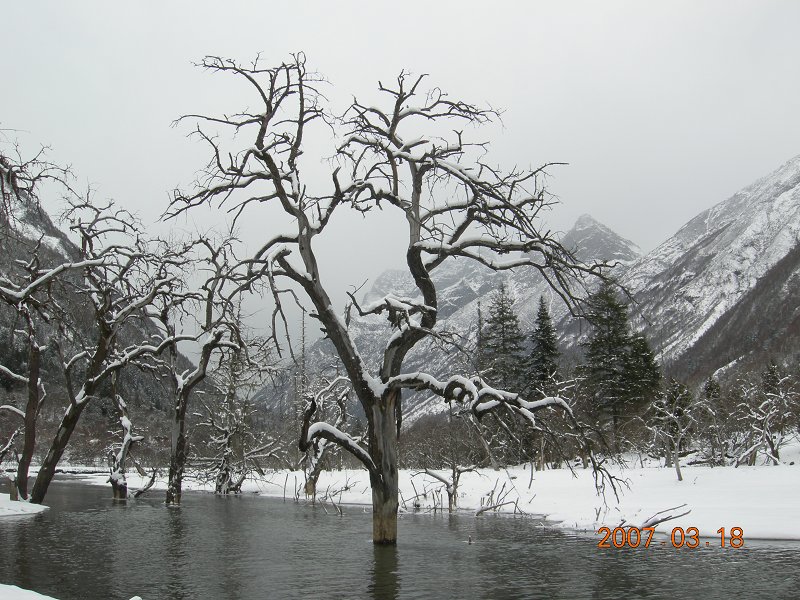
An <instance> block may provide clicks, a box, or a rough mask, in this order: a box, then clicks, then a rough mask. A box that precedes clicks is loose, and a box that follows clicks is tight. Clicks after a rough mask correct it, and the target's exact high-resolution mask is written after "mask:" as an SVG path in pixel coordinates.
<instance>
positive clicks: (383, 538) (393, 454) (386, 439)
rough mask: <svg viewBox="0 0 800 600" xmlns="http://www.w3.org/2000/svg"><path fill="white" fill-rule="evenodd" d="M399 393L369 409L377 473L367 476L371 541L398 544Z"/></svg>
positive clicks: (390, 393) (385, 397) (388, 394)
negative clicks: (369, 490) (370, 508)
mask: <svg viewBox="0 0 800 600" xmlns="http://www.w3.org/2000/svg"><path fill="white" fill-rule="evenodd" d="M399 396H400V392H399V390H393V391H390V392H388V393H386V394H384V396H383V397H382V398H381V399H380V402H377V403H375V405H374V406H373V407H372V423H371V428H370V429H371V431H370V434H371V435H370V450H371V452H370V454H371V455H372V457H373V460H374V461H375V466H376V467H377V468H378V471H379V473H378V474H371V475H370V484H371V486H372V542H373V543H375V544H396V543H397V508H398V489H399V486H398V471H397V441H398V437H397V433H398V432H397V429H398V427H397V420H396V414H395V410H396V408H397V402H398V400H399Z"/></svg>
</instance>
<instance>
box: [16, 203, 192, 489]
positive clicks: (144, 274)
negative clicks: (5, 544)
mask: <svg viewBox="0 0 800 600" xmlns="http://www.w3.org/2000/svg"><path fill="white" fill-rule="evenodd" d="M66 218H67V219H68V220H69V221H70V222H71V225H70V229H71V230H72V231H73V232H74V233H75V234H76V235H77V236H78V238H79V240H80V245H79V251H80V256H81V259H82V260H81V262H82V263H83V267H82V268H81V270H80V272H81V277H80V279H79V280H69V279H65V280H64V285H68V286H71V287H72V291H73V294H74V295H75V296H76V297H77V298H79V299H80V300H79V301H80V302H82V303H83V307H81V309H78V307H69V306H59V305H58V304H57V303H56V304H54V306H53V310H54V311H56V310H57V311H58V312H59V314H60V317H59V319H58V325H59V333H58V335H57V336H56V339H55V340H53V343H54V344H55V346H56V349H57V352H58V356H59V361H60V363H61V367H62V371H63V377H64V382H65V388H66V392H67V397H68V399H69V405H68V406H67V408H66V410H65V412H64V415H63V417H62V418H61V422H60V424H59V425H58V428H57V430H56V434H55V437H54V438H53V441H52V442H51V444H50V447H49V450H48V452H47V455H46V456H45V458H44V461H43V462H42V466H41V468H40V469H39V473H38V475H37V477H36V482H35V483H34V486H33V490H32V492H31V496H30V501H31V502H34V503H41V502H42V500H43V499H44V497H45V494H46V492H47V489H48V487H49V485H50V482H51V481H52V479H53V476H54V474H55V470H56V466H57V465H58V462H59V461H60V459H61V457H62V455H63V454H64V451H65V449H66V448H67V445H68V443H69V440H70V437H71V435H72V433H73V431H74V430H75V427H76V425H77V424H78V421H79V419H80V417H81V414H82V413H83V411H84V410H85V409H86V407H87V406H88V404H89V402H90V401H91V400H92V399H94V398H96V397H98V396H100V395H103V394H104V388H107V386H108V384H109V382H110V378H111V377H112V376H113V375H115V374H118V373H119V372H120V371H122V369H124V368H126V367H128V366H129V365H135V364H139V363H143V362H146V359H147V358H148V357H152V356H155V355H158V354H159V353H161V352H162V351H164V349H166V348H167V347H169V345H170V344H173V343H175V340H173V339H164V340H161V341H160V342H159V343H154V342H153V341H152V339H151V335H152V332H153V329H152V325H151V323H150V322H149V320H148V319H147V316H146V314H145V310H146V308H147V307H148V306H150V305H151V304H152V303H153V302H154V300H155V299H156V298H157V297H159V296H160V295H162V294H164V293H167V292H168V291H169V290H170V289H171V288H172V286H173V285H175V284H176V282H177V281H178V276H177V275H176V274H175V272H174V271H175V269H174V266H175V265H174V263H173V261H171V260H170V259H169V257H165V256H163V255H161V254H159V253H157V252H153V251H152V248H151V247H150V246H149V244H148V243H147V242H146V241H145V240H144V238H143V237H142V234H141V231H140V229H139V227H138V224H137V221H136V219H135V218H133V216H132V215H131V214H130V213H128V212H127V211H125V210H121V209H117V208H115V207H114V206H113V204H111V203H109V204H107V205H104V206H96V205H93V204H92V203H90V202H89V201H88V200H73V201H72V202H71V206H70V208H69V210H68V211H67V213H66ZM54 272H55V271H49V272H48V273H54ZM44 276H46V275H44ZM86 310H88V315H89V317H88V321H86V322H84V321H83V320H82V319H81V318H80V316H78V315H71V314H70V312H76V313H79V312H83V311H86ZM73 317H74V318H73ZM123 332H127V333H126V334H123ZM123 338H125V339H123Z"/></svg>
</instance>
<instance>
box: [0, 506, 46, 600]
mask: <svg viewBox="0 0 800 600" xmlns="http://www.w3.org/2000/svg"><path fill="white" fill-rule="evenodd" d="M43 510H47V507H46V506H42V505H41V504H29V503H28V502H17V501H15V500H11V497H10V496H9V495H8V494H0V517H14V516H17V515H35V514H37V513H40V512H42V511H43ZM2 597H3V598H5V596H2Z"/></svg>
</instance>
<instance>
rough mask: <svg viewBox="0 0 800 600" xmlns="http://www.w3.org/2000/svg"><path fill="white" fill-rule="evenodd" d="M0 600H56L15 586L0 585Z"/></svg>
mask: <svg viewBox="0 0 800 600" xmlns="http://www.w3.org/2000/svg"><path fill="white" fill-rule="evenodd" d="M0 598H2V599H3V600H56V599H55V598H53V597H52V596H45V595H44V594H37V593H36V592H32V591H30V590H23V589H22V588H18V587H17V586H15V585H4V584H2V583H0Z"/></svg>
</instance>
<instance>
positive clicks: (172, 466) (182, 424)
mask: <svg viewBox="0 0 800 600" xmlns="http://www.w3.org/2000/svg"><path fill="white" fill-rule="evenodd" d="M185 400H186V399H185V398H184V397H183V395H179V396H178V402H177V406H176V407H175V420H174V421H173V423H172V452H171V453H170V459H169V478H168V480H167V498H166V503H167V504H180V503H181V492H182V486H183V470H184V467H185V466H186V401H185Z"/></svg>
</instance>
